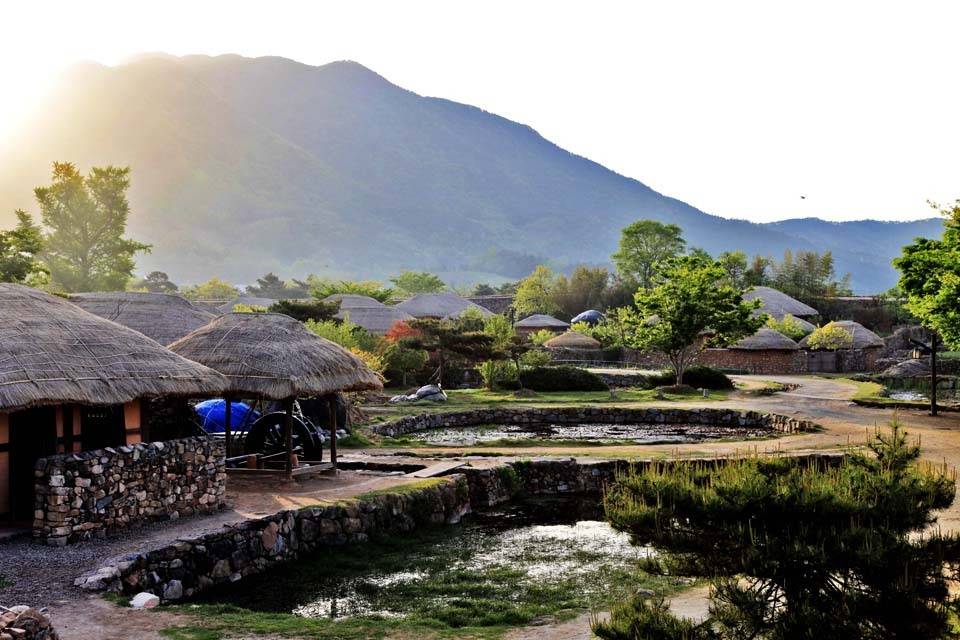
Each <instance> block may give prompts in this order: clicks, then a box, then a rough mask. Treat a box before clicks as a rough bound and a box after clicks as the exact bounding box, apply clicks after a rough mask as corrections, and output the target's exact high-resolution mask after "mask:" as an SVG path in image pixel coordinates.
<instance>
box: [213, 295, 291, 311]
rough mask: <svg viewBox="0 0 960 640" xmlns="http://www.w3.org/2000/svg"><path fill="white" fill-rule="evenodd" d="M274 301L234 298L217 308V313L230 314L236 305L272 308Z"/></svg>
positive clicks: (250, 297)
mask: <svg viewBox="0 0 960 640" xmlns="http://www.w3.org/2000/svg"><path fill="white" fill-rule="evenodd" d="M275 302H277V301H276V300H274V299H273V298H260V297H258V296H240V297H239V298H234V299H233V300H231V301H230V302H225V303H223V304H221V305H220V306H219V307H217V311H219V312H220V313H230V312H232V311H233V308H234V307H235V306H237V305H238V304H245V305H247V306H248V307H264V308H269V307H270V306H272V305H273V304H274V303H275Z"/></svg>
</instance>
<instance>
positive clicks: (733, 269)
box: [717, 251, 751, 289]
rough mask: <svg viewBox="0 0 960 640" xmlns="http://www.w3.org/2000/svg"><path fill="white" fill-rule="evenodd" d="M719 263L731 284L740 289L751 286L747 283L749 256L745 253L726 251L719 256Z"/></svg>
mask: <svg viewBox="0 0 960 640" xmlns="http://www.w3.org/2000/svg"><path fill="white" fill-rule="evenodd" d="M717 262H719V263H720V266H721V267H723V270H724V271H726V272H727V279H728V280H729V281H730V284H731V285H733V286H734V287H737V288H738V289H746V288H747V287H749V286H751V283H748V282H747V254H746V253H744V252H743V251H724V252H723V253H721V254H720V255H719V256H717Z"/></svg>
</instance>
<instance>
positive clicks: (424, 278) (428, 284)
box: [390, 271, 447, 296]
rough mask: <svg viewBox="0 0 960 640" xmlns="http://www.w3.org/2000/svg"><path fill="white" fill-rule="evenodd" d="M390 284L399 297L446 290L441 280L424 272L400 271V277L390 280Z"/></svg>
mask: <svg viewBox="0 0 960 640" xmlns="http://www.w3.org/2000/svg"><path fill="white" fill-rule="evenodd" d="M390 282H392V283H393V284H394V286H395V287H396V288H397V289H398V291H399V293H400V294H401V295H407V296H414V295H417V294H418V293H439V292H441V291H443V290H444V289H446V288H447V285H446V284H445V283H444V282H443V280H441V279H440V278H439V277H438V276H435V275H433V274H432V273H427V272H426V271H401V272H400V275H398V276H397V277H395V278H391V279H390Z"/></svg>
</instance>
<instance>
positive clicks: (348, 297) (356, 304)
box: [323, 293, 387, 312]
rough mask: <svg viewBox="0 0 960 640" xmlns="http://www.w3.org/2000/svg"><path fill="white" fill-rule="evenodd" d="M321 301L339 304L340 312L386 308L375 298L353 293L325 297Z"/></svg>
mask: <svg viewBox="0 0 960 640" xmlns="http://www.w3.org/2000/svg"><path fill="white" fill-rule="evenodd" d="M323 301H324V302H330V303H332V302H338V303H340V311H341V312H343V311H350V310H353V309H380V308H381V307H385V306H387V305H385V304H383V303H382V302H380V301H379V300H377V299H376V298H371V297H370V296H361V295H357V294H355V293H335V294H333V295H332V296H327V297H326V298H324V299H323Z"/></svg>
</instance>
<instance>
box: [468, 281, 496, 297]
mask: <svg viewBox="0 0 960 640" xmlns="http://www.w3.org/2000/svg"><path fill="white" fill-rule="evenodd" d="M496 293H497V290H496V289H494V288H493V287H491V286H490V285H489V284H487V283H485V282H483V283H480V284H478V285H476V286H475V287H474V288H473V291H472V292H471V295H475V296H493V295H496Z"/></svg>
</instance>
